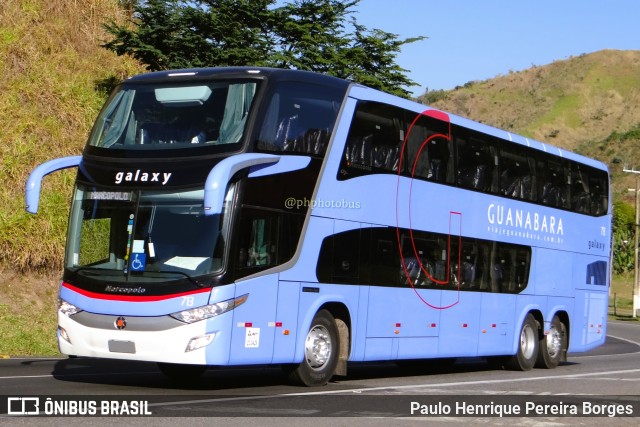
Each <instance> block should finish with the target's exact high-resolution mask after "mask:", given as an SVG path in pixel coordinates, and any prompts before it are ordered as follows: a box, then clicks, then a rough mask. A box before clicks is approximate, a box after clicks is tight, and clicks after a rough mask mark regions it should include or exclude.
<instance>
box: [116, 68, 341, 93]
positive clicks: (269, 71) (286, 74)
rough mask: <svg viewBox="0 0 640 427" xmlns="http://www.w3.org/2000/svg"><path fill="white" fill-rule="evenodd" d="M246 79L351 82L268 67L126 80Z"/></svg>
mask: <svg viewBox="0 0 640 427" xmlns="http://www.w3.org/2000/svg"><path fill="white" fill-rule="evenodd" d="M243 77H244V78H246V77H265V78H268V79H269V80H272V81H286V80H294V81H299V82H307V83H315V84H320V85H329V86H332V87H338V88H342V89H346V88H347V87H348V86H349V84H351V83H350V82H349V81H347V80H344V79H340V78H338V77H333V76H328V75H325V74H320V73H314V72H311V71H301V70H288V69H280V68H267V67H213V68H187V69H180V70H165V71H155V72H151V73H144V74H138V75H136V76H132V77H130V78H128V79H127V80H126V82H141V83H143V82H144V83H147V82H149V83H151V82H154V83H157V82H158V81H173V80H183V81H184V80H200V79H208V78H243Z"/></svg>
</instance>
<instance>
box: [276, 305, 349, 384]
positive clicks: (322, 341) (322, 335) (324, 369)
mask: <svg viewBox="0 0 640 427" xmlns="http://www.w3.org/2000/svg"><path fill="white" fill-rule="evenodd" d="M339 354H340V340H339V339H338V327H337V326H336V321H335V319H334V318H333V316H332V315H331V313H329V312H328V311H327V310H320V311H319V312H317V313H316V315H315V317H314V318H313V321H312V322H311V327H310V328H309V332H307V336H306V338H305V343H304V360H303V361H302V362H301V363H300V364H299V365H294V366H293V367H289V369H288V371H289V372H288V376H289V380H290V381H292V382H293V383H295V384H298V385H304V386H307V387H316V386H321V385H325V384H326V383H328V382H329V380H330V379H331V377H333V374H334V373H335V371H336V366H337V365H338V355H339Z"/></svg>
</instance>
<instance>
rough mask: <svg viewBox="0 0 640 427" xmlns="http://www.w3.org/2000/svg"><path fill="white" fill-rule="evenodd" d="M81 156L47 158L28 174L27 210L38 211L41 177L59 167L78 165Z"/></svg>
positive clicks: (30, 211) (65, 167)
mask: <svg viewBox="0 0 640 427" xmlns="http://www.w3.org/2000/svg"><path fill="white" fill-rule="evenodd" d="M81 160H82V156H69V157H61V158H59V159H54V160H49V161H48V162H45V163H43V164H41V165H40V166H38V167H37V168H35V169H34V170H33V172H31V174H30V175H29V179H28V180H27V188H26V194H25V198H26V202H27V208H26V209H27V212H29V213H32V214H35V213H38V205H39V204H40V189H41V187H42V179H43V178H44V177H45V175H49V174H50V173H51V172H55V171H58V170H61V169H67V168H71V167H75V166H78V165H80V161H81Z"/></svg>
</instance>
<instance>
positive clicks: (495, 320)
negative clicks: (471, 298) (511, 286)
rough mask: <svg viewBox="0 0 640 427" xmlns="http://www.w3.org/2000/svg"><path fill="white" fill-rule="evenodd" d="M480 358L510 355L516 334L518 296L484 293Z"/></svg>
mask: <svg viewBox="0 0 640 427" xmlns="http://www.w3.org/2000/svg"><path fill="white" fill-rule="evenodd" d="M481 295H482V308H481V310H480V324H479V327H478V329H479V330H478V356H491V355H494V356H495V355H502V354H509V353H510V352H511V342H512V337H513V333H514V329H515V328H514V325H513V318H514V315H515V307H516V298H517V296H516V295H508V294H489V293H482V294H481Z"/></svg>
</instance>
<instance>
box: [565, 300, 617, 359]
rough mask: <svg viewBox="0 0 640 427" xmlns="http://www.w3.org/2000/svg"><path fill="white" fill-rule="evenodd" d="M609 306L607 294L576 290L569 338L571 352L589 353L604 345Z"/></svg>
mask: <svg viewBox="0 0 640 427" xmlns="http://www.w3.org/2000/svg"><path fill="white" fill-rule="evenodd" d="M607 306H608V297H607V294H605V293H601V292H590V291H586V290H581V289H578V290H576V299H575V309H574V313H575V315H574V316H573V319H572V322H571V334H570V338H569V351H570V352H581V351H587V350H591V349H592V348H595V347H597V346H599V345H602V344H604V341H605V337H606V332H607V331H606V319H607V310H608V307H607Z"/></svg>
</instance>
